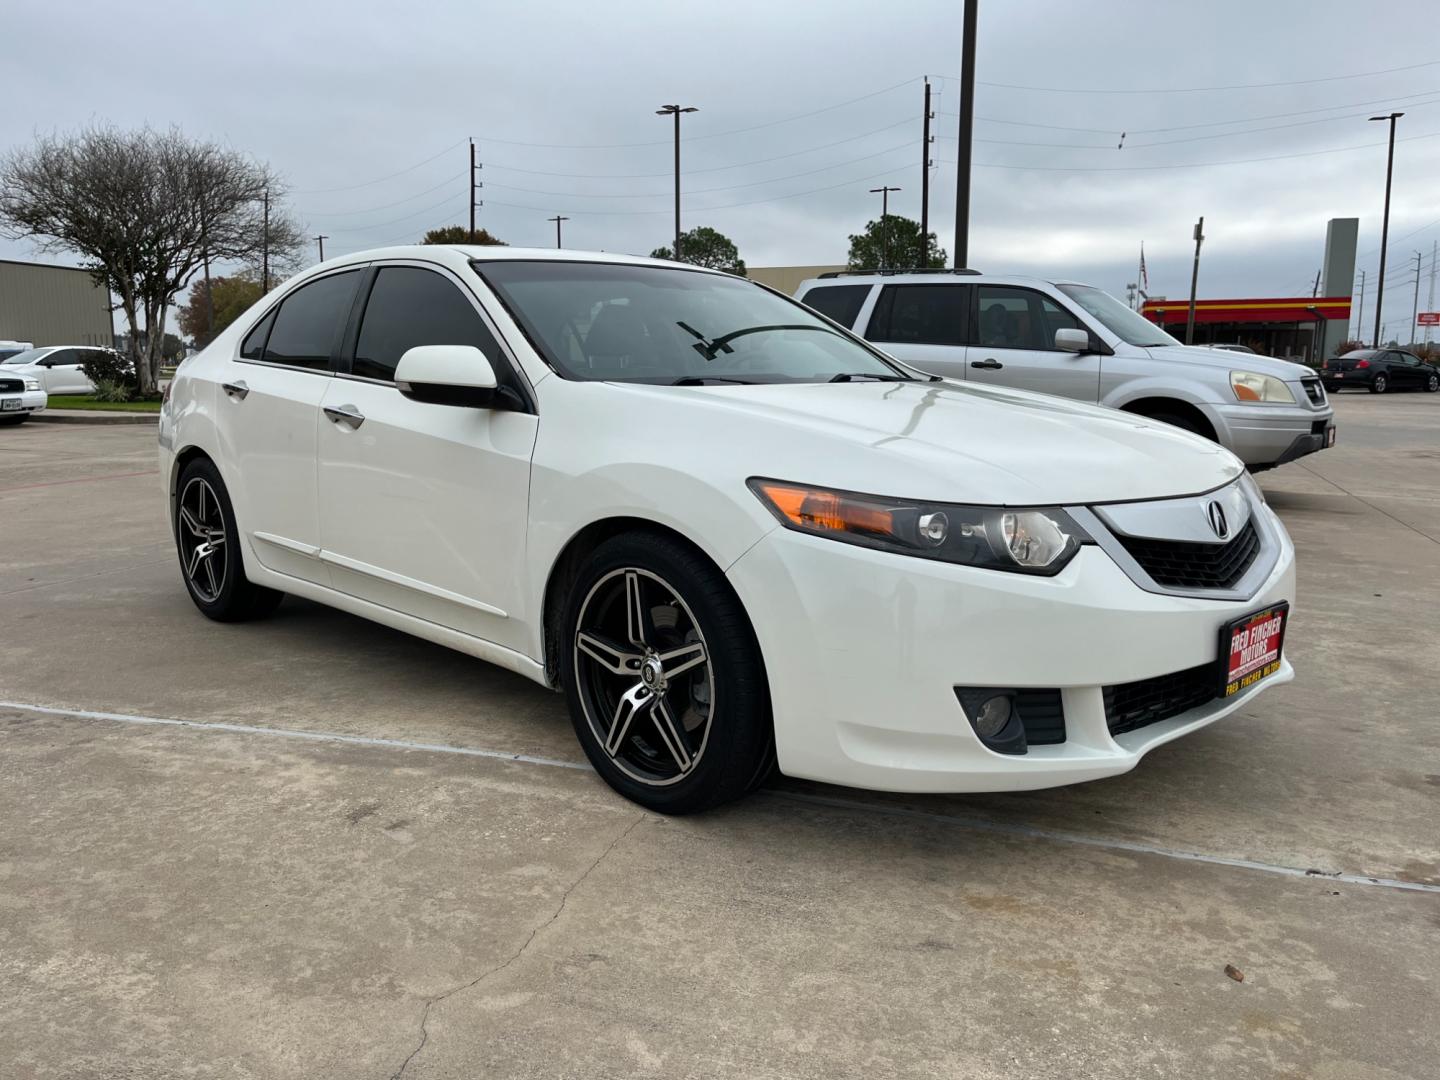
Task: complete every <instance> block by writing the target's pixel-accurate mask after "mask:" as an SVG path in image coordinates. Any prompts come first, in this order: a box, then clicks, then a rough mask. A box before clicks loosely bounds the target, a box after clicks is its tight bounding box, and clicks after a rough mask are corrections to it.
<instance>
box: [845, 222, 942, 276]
mask: <svg viewBox="0 0 1440 1080" xmlns="http://www.w3.org/2000/svg"><path fill="white" fill-rule="evenodd" d="M848 263H849V268H850V269H851V270H879V269H882V268H886V267H889V268H896V269H906V270H918V269H922V268H923V269H935V270H938V269H940V268H942V267H944V265H945V250H944V249H943V248H941V247H940V246H939V244H937V243H936V241H935V234H934V233H933V232H932V233H928V234H927V235H926V237H925V242H924V244H923V245H922V244H921V242H920V223H919V222H918V221H915V220H914V219H913V218H907V217H902V216H901V215H899V214H887V215H886V216H885V219H884V221H883V223H882V222H881V221H880V220H879V219H877V220H875V221H872V222H870V223H869V224H867V225H866V226H865V231H864V232H862V233H859V234H856V235H852V236H851V237H850V258H849V260H848Z"/></svg>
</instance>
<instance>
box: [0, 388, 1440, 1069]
mask: <svg viewBox="0 0 1440 1080" xmlns="http://www.w3.org/2000/svg"><path fill="white" fill-rule="evenodd" d="M1336 405H1337V411H1338V414H1339V415H1338V422H1339V444H1338V446H1337V447H1336V448H1335V449H1334V450H1331V451H1328V452H1325V453H1323V454H1319V455H1316V456H1314V457H1311V458H1308V459H1305V460H1304V461H1302V462H1299V463H1296V464H1293V465H1289V466H1286V467H1284V468H1282V469H1279V470H1276V471H1274V472H1271V473H1267V474H1264V475H1263V476H1262V478H1261V479H1262V482H1263V486H1264V488H1265V490H1266V492H1267V495H1268V498H1269V500H1270V502H1271V504H1272V505H1273V506H1274V507H1275V508H1276V509H1277V510H1278V511H1279V513H1280V514H1281V516H1282V517H1283V518H1284V519H1285V521H1286V523H1287V525H1288V526H1289V528H1290V531H1291V533H1292V535H1293V536H1294V538H1295V541H1296V545H1297V547H1298V549H1299V553H1300V572H1299V573H1300V595H1299V600H1298V608H1297V612H1296V616H1295V621H1294V624H1293V626H1292V628H1291V629H1290V631H1289V635H1288V637H1287V640H1286V649H1287V651H1288V653H1289V654H1290V656H1291V657H1292V659H1293V660H1294V662H1295V665H1296V667H1297V669H1298V671H1299V677H1298V679H1297V681H1296V682H1295V683H1294V684H1292V685H1290V686H1287V687H1281V688H1278V689H1276V690H1272V691H1271V692H1269V693H1267V694H1265V695H1264V696H1263V697H1261V698H1260V699H1258V700H1257V701H1255V702H1253V703H1252V704H1251V706H1250V707H1249V708H1247V709H1245V710H1244V711H1242V712H1241V713H1240V714H1239V715H1237V716H1234V717H1232V718H1230V719H1228V720H1226V721H1223V722H1221V723H1220V724H1218V725H1216V726H1213V727H1211V728H1209V729H1206V730H1205V731H1202V732H1200V733H1197V734H1195V735H1192V736H1190V737H1189V738H1186V739H1184V740H1181V741H1180V742H1178V743H1176V744H1172V745H1171V746H1168V747H1165V748H1162V749H1160V750H1158V751H1156V752H1155V753H1153V754H1152V755H1151V756H1150V757H1148V758H1147V759H1146V760H1145V761H1144V762H1143V763H1142V764H1141V766H1140V767H1139V768H1138V769H1137V770H1136V771H1135V772H1133V773H1131V774H1129V775H1127V776H1124V777H1121V778H1117V779H1114V780H1109V781H1103V782H1099V783H1093V784H1089V785H1084V786H1081V787H1076V788H1069V789H1060V790H1056V791H1049V792H1036V793H1030V794H1023V795H1009V796H951V797H931V798H915V797H900V796H893V795H882V794H873V793H862V792H852V791H845V790H842V789H837V788H826V787H822V786H819V785H807V784H800V783H796V782H792V781H786V780H780V781H777V782H776V783H775V784H773V785H772V786H771V787H770V788H768V789H767V790H765V791H763V792H761V793H760V794H759V795H758V796H756V797H753V798H751V799H749V800H748V801H746V802H744V803H741V804H739V805H735V806H732V807H730V808H727V809H725V810H723V811H720V812H717V813H713V814H710V815H707V816H703V817H698V818H687V819H665V818H661V817H657V816H655V815H652V814H649V813H645V812H642V811H640V810H638V809H637V808H636V807H634V806H633V805H631V804H629V803H626V802H624V801H622V800H621V799H620V798H618V797H617V796H615V795H614V794H612V793H611V792H610V791H609V789H608V788H606V787H604V786H603V785H602V784H601V783H600V782H599V780H598V779H597V778H596V777H595V776H594V775H593V774H592V773H590V772H589V771H588V770H587V769H586V768H584V767H582V766H581V764H580V763H581V762H582V761H583V758H582V755H581V754H580V751H579V748H578V746H577V745H576V744H575V742H574V738H573V735H572V733H571V730H570V726H569V722H568V720H567V718H566V715H565V711H564V705H563V702H562V700H561V699H560V698H559V697H558V696H557V695H553V694H550V693H547V692H545V691H543V690H541V689H540V688H538V687H536V686H534V685H533V684H530V683H528V682H526V681H524V680H522V679H520V678H519V677H517V676H513V675H510V674H507V673H505V672H503V671H500V670H498V669H496V668H492V667H489V666H487V665H485V664H483V663H480V662H479V661H476V660H472V659H470V658H468V657H465V656H461V655H459V654H456V653H452V652H449V651H447V650H445V649H442V648H440V647H438V646H433V645H429V644H426V643H424V642H420V641H417V640H414V639H411V638H408V637H406V636H404V635H401V634H399V633H395V632H392V631H389V630H386V629H383V628H380V627H377V626H374V625H371V624H369V623H366V622H363V621H361V620H358V619H355V618H352V617H350V616H347V615H343V614H340V613H337V612H334V611H330V610H328V609H325V608H322V607H318V606H316V605H313V604H309V603H303V602H298V601H294V600H290V601H287V602H286V604H285V605H284V606H283V607H282V608H281V609H280V611H279V613H278V614H277V615H276V617H275V618H273V619H272V620H270V621H268V622H262V623H256V624H250V625H239V626H222V625H217V624H214V623H210V622H208V621H206V620H205V619H203V618H202V617H201V616H200V615H199V614H198V613H197V612H196V611H195V609H194V608H193V606H192V605H191V603H190V601H189V599H188V598H187V596H186V594H185V591H184V588H183V586H182V584H181V581H180V576H179V571H178V569H177V566H176V562H175V557H174V554H173V550H172V546H171V540H170V538H169V535H168V533H167V528H166V523H165V521H164V518H163V513H162V508H161V503H160V495H159V484H158V482H157V480H156V478H155V475H154V431H153V429H150V428H135V427H76V426H72V425H41V424H27V425H24V426H22V427H20V428H15V429H5V430H0V702H3V703H4V704H3V705H0V1063H4V1064H0V1075H4V1076H14V1077H25V1078H29V1077H66V1078H73V1077H96V1078H98V1077H116V1076H124V1077H137V1078H138V1077H144V1078H150V1077H171V1076H176V1077H178V1076H186V1077H190V1076H199V1077H210V1076H217V1077H218V1076H223V1077H230V1078H271V1077H305V1078H320V1077H336V1078H347V1080H348V1078H355V1077H375V1078H380V1080H383V1078H386V1077H394V1076H399V1075H402V1074H403V1076H405V1077H414V1078H429V1077H462V1076H463V1077H471V1076H481V1075H484V1076H497V1077H530V1076H534V1077H542V1076H543V1077H553V1076H569V1077H621V1076H646V1075H654V1076H664V1077H691V1076H693V1077H747V1078H748V1077H816V1078H819V1077H825V1078H831V1077H883V1076H947V1077H975V1078H982V1077H1057V1078H1058V1077H1064V1078H1067V1080H1069V1078H1076V1077H1116V1078H1121V1077H1123V1078H1132V1077H1140V1076H1155V1077H1182V1076H1183V1077H1190V1076H1225V1077H1250V1076H1255V1077H1261V1076H1263V1077H1273V1076H1289V1077H1308V1078H1314V1080H1342V1078H1343V1080H1356V1078H1365V1077H1374V1078H1394V1077H1434V1076H1435V1075H1437V1073H1440V1026H1437V1024H1436V1018H1437V1016H1440V827H1437V821H1440V814H1437V807H1440V708H1437V704H1436V690H1437V682H1440V680H1437V677H1436V663H1437V658H1440V617H1437V615H1436V610H1437V603H1440V583H1437V573H1436V570H1437V565H1440V560H1437V555H1440V548H1437V545H1440V482H1437V481H1440V395H1434V396H1431V395H1418V394H1415V395H1403V396H1401V395H1389V396H1385V397H1373V396H1368V395H1345V396H1342V397H1340V398H1339V399H1338V401H1337V403H1336ZM174 721H179V722H182V723H174ZM311 736H320V737H311ZM1307 871H1315V872H1314V873H1307ZM1334 875H1339V876H1334ZM1227 964H1228V965H1233V967H1234V968H1236V969H1238V970H1239V971H1240V972H1243V975H1244V980H1243V982H1240V981H1235V980H1234V979H1233V978H1231V977H1228V976H1227V975H1226V973H1225V968H1226V965H1227Z"/></svg>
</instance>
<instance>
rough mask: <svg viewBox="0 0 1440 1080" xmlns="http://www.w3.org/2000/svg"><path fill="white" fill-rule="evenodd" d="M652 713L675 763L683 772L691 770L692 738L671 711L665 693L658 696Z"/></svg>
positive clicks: (656, 728)
mask: <svg viewBox="0 0 1440 1080" xmlns="http://www.w3.org/2000/svg"><path fill="white" fill-rule="evenodd" d="M650 715H651V716H652V717H654V719H655V730H656V731H657V732H659V734H660V738H661V739H662V740H664V743H665V748H666V749H667V750H669V751H670V756H671V757H673V758H674V759H675V764H676V765H677V766H679V768H680V771H681V772H682V773H683V772H687V771H689V769H690V766H691V764H692V763H693V761H694V758H693V756H692V752H691V750H690V739H689V737H688V736H687V735H686V734H685V727H684V725H683V724H681V723H680V722H679V721H678V720H676V719H675V714H674V713H673V712H671V711H670V706H669V704H667V703H666V701H665V695H664V694H661V695H659V696H658V697H656V699H655V704H654V705H653V706H652V707H651V709H650Z"/></svg>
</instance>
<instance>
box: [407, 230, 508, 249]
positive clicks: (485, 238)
mask: <svg viewBox="0 0 1440 1080" xmlns="http://www.w3.org/2000/svg"><path fill="white" fill-rule="evenodd" d="M420 243H422V244H469V243H475V244H490V245H493V246H496V247H509V246H510V245H509V244H507V243H505V241H504V240H501V239H500V238H499V237H498V236H491V235H490V233H489V231H488V230H486V229H476V230H475V239H474V240H473V241H472V240H471V239H470V230H469V229H467V228H466V227H465V226H464V225H446V226H444V227H443V228H439V229H431V230H430V231H429V232H427V233H426V234H425V239H423V240H421V241H420Z"/></svg>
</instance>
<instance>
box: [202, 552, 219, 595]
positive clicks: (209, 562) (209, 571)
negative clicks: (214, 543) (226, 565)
mask: <svg viewBox="0 0 1440 1080" xmlns="http://www.w3.org/2000/svg"><path fill="white" fill-rule="evenodd" d="M214 556H215V553H214V552H213V551H211V552H208V553H207V554H206V556H205V576H206V578H208V579H209V581H210V595H211V596H212V597H213V596H219V595H220V582H219V581H217V580H216V578H215V557H214Z"/></svg>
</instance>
